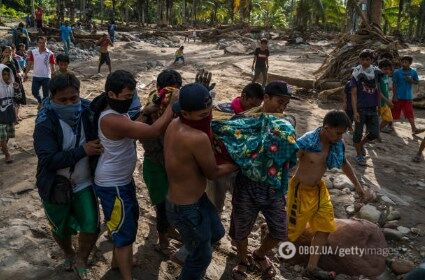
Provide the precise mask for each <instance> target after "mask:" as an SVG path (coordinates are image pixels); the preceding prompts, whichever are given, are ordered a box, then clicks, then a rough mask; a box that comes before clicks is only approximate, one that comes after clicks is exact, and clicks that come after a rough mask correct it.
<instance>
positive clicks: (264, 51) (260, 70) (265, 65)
mask: <svg viewBox="0 0 425 280" xmlns="http://www.w3.org/2000/svg"><path fill="white" fill-rule="evenodd" d="M267 43H268V41H267V39H266V38H262V39H261V40H260V47H258V48H256V49H255V52H254V61H253V62H252V71H254V78H253V79H252V82H253V83H255V82H256V81H257V79H258V78H259V77H260V74H261V75H262V77H263V82H262V85H263V87H265V86H266V84H267V72H268V71H269V56H270V52H269V49H268V47H267Z"/></svg>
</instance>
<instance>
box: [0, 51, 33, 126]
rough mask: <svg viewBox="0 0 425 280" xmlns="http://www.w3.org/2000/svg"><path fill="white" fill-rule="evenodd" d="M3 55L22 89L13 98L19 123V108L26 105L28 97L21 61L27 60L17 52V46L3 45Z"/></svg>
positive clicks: (3, 60)
mask: <svg viewBox="0 0 425 280" xmlns="http://www.w3.org/2000/svg"><path fill="white" fill-rule="evenodd" d="M2 55H3V57H2V62H1V63H4V64H6V66H7V67H9V68H10V69H11V70H12V73H13V77H14V79H15V82H16V83H17V84H18V85H19V90H20V94H19V96H15V97H14V98H13V101H14V103H15V104H14V105H15V110H16V119H17V123H18V122H20V121H21V120H22V119H21V117H20V116H19V108H20V106H21V105H26V104H27V99H26V97H25V89H24V85H23V82H22V75H23V72H22V69H23V68H21V63H22V60H23V61H24V62H25V60H24V59H23V58H22V57H20V56H18V55H17V54H16V48H15V46H12V47H9V46H5V47H3V53H2Z"/></svg>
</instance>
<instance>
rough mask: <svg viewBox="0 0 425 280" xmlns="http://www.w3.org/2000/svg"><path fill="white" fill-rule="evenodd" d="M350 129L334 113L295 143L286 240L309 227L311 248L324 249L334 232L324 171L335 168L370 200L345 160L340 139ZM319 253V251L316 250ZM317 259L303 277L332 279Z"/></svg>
mask: <svg viewBox="0 0 425 280" xmlns="http://www.w3.org/2000/svg"><path fill="white" fill-rule="evenodd" d="M350 126H351V122H350V119H349V118H348V116H347V115H346V113H345V112H343V111H337V110H333V111H330V112H328V113H327V114H326V116H325V118H324V120H323V126H322V127H319V128H317V129H315V130H313V131H310V132H307V133H306V134H304V135H303V136H302V137H301V138H299V139H298V140H297V144H298V146H299V148H300V150H299V152H298V158H299V166H298V169H297V170H296V172H295V175H294V177H293V178H292V179H291V181H290V183H289V190H288V198H287V199H288V204H287V212H288V237H289V240H290V241H292V242H293V241H295V240H297V239H298V237H299V236H300V235H301V234H302V233H303V231H304V229H305V228H306V226H307V223H308V224H309V226H310V228H311V229H312V230H314V231H315V232H316V233H315V235H314V237H313V239H312V243H311V246H312V247H314V248H316V247H320V248H321V247H322V246H324V245H326V242H327V238H328V236H329V233H331V232H334V231H335V230H336V223H335V217H334V212H333V206H332V202H331V197H330V195H329V192H328V189H327V187H326V184H325V182H324V181H323V180H322V177H323V175H324V173H325V171H326V169H327V168H328V169H333V168H338V169H342V171H343V172H344V173H345V175H347V177H348V178H349V179H350V180H351V182H353V184H354V187H355V190H356V192H357V194H358V195H359V196H360V198H361V199H364V200H369V199H370V198H371V197H372V193H371V192H369V191H365V190H364V189H363V188H362V186H361V185H360V183H359V181H358V180H357V177H356V175H355V173H354V171H353V169H352V167H351V165H350V163H349V162H348V161H347V160H346V158H345V146H344V142H343V140H342V135H343V134H344V133H345V132H346V131H347V129H348V128H349V127H350ZM318 252H322V250H321V249H320V250H318ZM319 258H320V255H317V254H312V255H310V259H309V262H308V265H307V270H306V274H307V275H306V276H308V277H311V278H314V279H333V278H334V277H335V274H334V272H326V271H323V270H321V269H320V268H318V267H317V264H318V262H319Z"/></svg>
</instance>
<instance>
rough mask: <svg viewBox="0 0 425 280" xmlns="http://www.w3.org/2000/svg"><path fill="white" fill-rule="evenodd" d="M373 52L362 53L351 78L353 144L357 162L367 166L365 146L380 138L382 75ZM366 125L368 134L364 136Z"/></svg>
mask: <svg viewBox="0 0 425 280" xmlns="http://www.w3.org/2000/svg"><path fill="white" fill-rule="evenodd" d="M373 58H374V56H373V51H372V50H369V49H365V50H363V51H362V52H361V53H360V65H358V66H356V67H355V68H354V70H353V76H352V78H351V104H352V106H353V116H354V121H355V123H356V124H355V127H354V133H353V143H354V147H355V148H356V152H357V156H356V162H357V164H358V165H360V166H366V158H365V156H366V150H365V148H364V145H365V144H366V143H367V142H369V141H372V140H375V139H377V138H379V116H378V112H377V108H378V105H379V89H378V85H379V80H380V76H381V75H382V73H381V71H380V70H379V69H378V67H376V66H374V65H372V61H373ZM365 125H366V128H367V134H366V135H365V136H363V128H364V126H365Z"/></svg>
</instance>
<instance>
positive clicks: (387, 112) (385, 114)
mask: <svg viewBox="0 0 425 280" xmlns="http://www.w3.org/2000/svg"><path fill="white" fill-rule="evenodd" d="M379 115H381V119H382V120H383V121H385V122H392V121H393V114H392V113H391V109H390V107H389V106H388V105H387V104H385V105H384V106H382V107H380V108H379Z"/></svg>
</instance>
